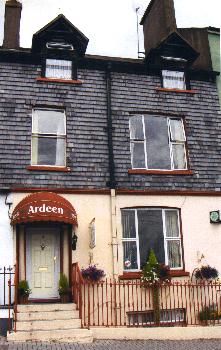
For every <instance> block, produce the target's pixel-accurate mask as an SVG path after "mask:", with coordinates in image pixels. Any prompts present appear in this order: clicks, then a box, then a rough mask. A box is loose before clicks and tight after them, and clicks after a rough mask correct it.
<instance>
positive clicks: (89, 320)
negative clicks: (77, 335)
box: [87, 281, 91, 329]
mask: <svg viewBox="0 0 221 350" xmlns="http://www.w3.org/2000/svg"><path fill="white" fill-rule="evenodd" d="M87 286H88V292H87V298H88V329H90V323H91V315H90V313H91V302H90V282H89V281H88V283H87Z"/></svg>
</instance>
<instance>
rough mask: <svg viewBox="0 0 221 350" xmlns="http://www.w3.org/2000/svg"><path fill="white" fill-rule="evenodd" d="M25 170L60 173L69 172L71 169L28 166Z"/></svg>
mask: <svg viewBox="0 0 221 350" xmlns="http://www.w3.org/2000/svg"><path fill="white" fill-rule="evenodd" d="M26 169H27V170H31V171H33V170H34V171H61V172H70V171H71V169H70V168H68V167H65V166H62V167H56V166H44V165H29V166H27V167H26Z"/></svg>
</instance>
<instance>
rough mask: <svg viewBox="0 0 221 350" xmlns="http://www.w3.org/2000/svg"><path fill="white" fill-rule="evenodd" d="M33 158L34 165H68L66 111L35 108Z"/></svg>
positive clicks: (33, 118)
mask: <svg viewBox="0 0 221 350" xmlns="http://www.w3.org/2000/svg"><path fill="white" fill-rule="evenodd" d="M31 158H32V160H31V161H32V165H47V166H65V165H66V162H65V158H66V122H65V113H64V111H62V110H47V109H34V110H33V117H32V157H31Z"/></svg>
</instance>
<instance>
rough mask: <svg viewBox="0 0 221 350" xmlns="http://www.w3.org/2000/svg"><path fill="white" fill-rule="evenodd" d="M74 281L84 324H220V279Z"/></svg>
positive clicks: (77, 301)
mask: <svg viewBox="0 0 221 350" xmlns="http://www.w3.org/2000/svg"><path fill="white" fill-rule="evenodd" d="M78 275H80V271H78ZM73 281H74V284H73V290H74V291H75V299H74V301H75V302H76V303H77V307H78V309H79V312H80V315H81V318H82V327H84V328H90V327H121V326H122V327H156V326H160V327H163V326H174V325H176V326H178V325H179V326H187V325H191V326H193V325H216V324H221V284H220V283H218V282H211V283H210V282H180V281H179V282H170V283H167V284H165V283H155V284H152V285H151V284H144V283H142V282H141V281H140V280H135V281H118V280H110V279H106V280H105V281H100V282H95V283H93V282H90V281H84V280H82V277H81V278H79V276H78V278H77V279H74V280H73Z"/></svg>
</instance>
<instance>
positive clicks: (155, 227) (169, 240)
mask: <svg viewBox="0 0 221 350" xmlns="http://www.w3.org/2000/svg"><path fill="white" fill-rule="evenodd" d="M122 228H123V239H122V243H123V262H124V270H130V271H131V270H132V271H136V270H140V269H142V267H143V265H144V264H145V263H146V261H147V260H148V257H149V254H150V250H151V249H153V251H154V253H155V255H156V257H157V260H158V262H159V263H164V264H166V265H169V266H170V268H171V269H174V270H176V269H182V268H183V263H182V249H181V248H182V246H181V234H180V220H179V211H178V210H177V209H164V208H139V209H135V208H131V209H122Z"/></svg>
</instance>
